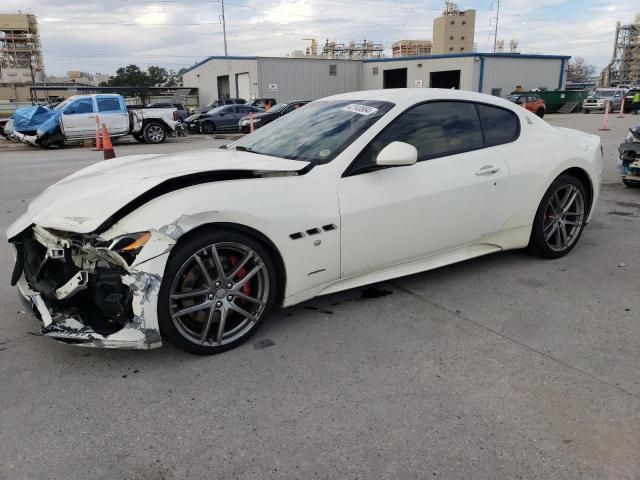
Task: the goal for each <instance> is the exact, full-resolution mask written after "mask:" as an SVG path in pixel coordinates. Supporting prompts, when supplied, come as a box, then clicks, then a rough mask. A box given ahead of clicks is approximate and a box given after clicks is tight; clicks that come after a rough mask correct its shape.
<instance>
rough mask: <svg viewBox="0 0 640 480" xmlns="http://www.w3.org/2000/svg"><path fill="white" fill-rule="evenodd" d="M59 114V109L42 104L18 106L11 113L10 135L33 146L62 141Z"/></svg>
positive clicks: (60, 114)
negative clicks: (25, 106)
mask: <svg viewBox="0 0 640 480" xmlns="http://www.w3.org/2000/svg"><path fill="white" fill-rule="evenodd" d="M61 116H62V112H61V111H55V110H52V109H51V108H49V107H45V106H42V105H35V106H33V107H28V108H19V109H17V110H16V111H15V113H14V115H13V122H12V129H13V132H12V135H13V136H14V137H15V138H16V139H18V140H20V141H22V142H23V143H27V144H30V145H33V146H41V147H47V146H49V145H51V144H54V143H60V142H64V135H63V134H62V132H61V129H60V118H61Z"/></svg>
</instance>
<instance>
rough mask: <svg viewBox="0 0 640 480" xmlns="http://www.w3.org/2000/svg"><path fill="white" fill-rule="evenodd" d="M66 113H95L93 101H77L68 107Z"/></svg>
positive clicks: (87, 99) (85, 99) (86, 99)
mask: <svg viewBox="0 0 640 480" xmlns="http://www.w3.org/2000/svg"><path fill="white" fill-rule="evenodd" d="M64 113H67V114H73V113H93V100H91V99H90V98H83V99H80V100H76V101H75V102H73V103H72V104H70V105H69V107H67V109H66V110H65V112H64Z"/></svg>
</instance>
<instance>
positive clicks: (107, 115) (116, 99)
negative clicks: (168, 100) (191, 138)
mask: <svg viewBox="0 0 640 480" xmlns="http://www.w3.org/2000/svg"><path fill="white" fill-rule="evenodd" d="M97 120H99V123H100V125H102V124H104V125H105V126H106V127H107V129H108V131H109V135H110V136H111V137H113V138H117V137H122V136H124V135H129V134H131V135H133V137H134V138H135V139H136V140H138V141H139V142H145V143H162V142H164V141H165V140H166V139H167V137H168V136H175V135H176V134H179V133H182V131H183V128H182V124H181V122H180V114H179V112H178V111H177V109H176V108H175V107H173V106H172V107H169V108H145V107H128V106H127V105H126V103H125V100H124V97H122V96H121V95H117V94H94V95H74V96H72V97H69V98H67V99H66V100H64V101H63V102H61V103H59V104H57V105H56V106H54V107H48V106H43V105H35V106H33V107H29V108H21V109H18V110H16V112H15V113H14V115H13V119H12V127H11V128H12V132H11V135H12V136H13V137H14V138H15V139H17V140H19V141H21V142H24V143H28V144H30V145H33V146H39V147H43V148H44V147H49V146H51V145H56V146H62V145H64V143H65V141H74V140H83V139H90V138H95V136H96V123H97Z"/></svg>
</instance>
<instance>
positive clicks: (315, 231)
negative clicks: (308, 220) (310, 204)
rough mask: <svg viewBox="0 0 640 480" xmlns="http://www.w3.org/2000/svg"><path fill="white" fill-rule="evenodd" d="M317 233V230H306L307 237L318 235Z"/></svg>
mask: <svg viewBox="0 0 640 480" xmlns="http://www.w3.org/2000/svg"><path fill="white" fill-rule="evenodd" d="M319 233H320V229H319V228H310V229H309V230H307V235H318V234H319Z"/></svg>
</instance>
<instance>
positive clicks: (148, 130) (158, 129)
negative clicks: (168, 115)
mask: <svg viewBox="0 0 640 480" xmlns="http://www.w3.org/2000/svg"><path fill="white" fill-rule="evenodd" d="M142 138H143V139H144V141H145V143H151V144H158V143H163V142H164V141H166V140H167V130H166V129H165V127H164V125H163V124H161V123H160V122H148V123H146V124H145V125H144V127H142Z"/></svg>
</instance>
